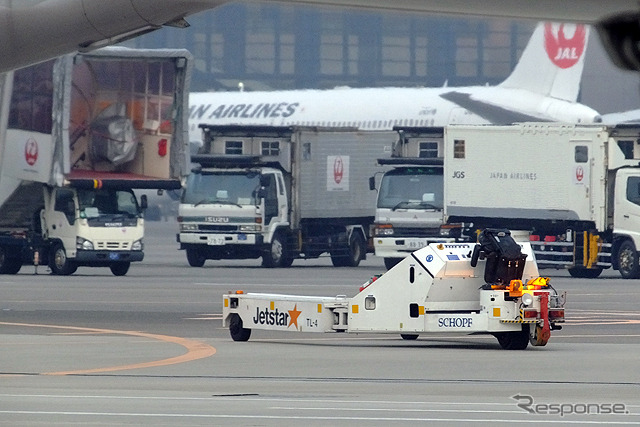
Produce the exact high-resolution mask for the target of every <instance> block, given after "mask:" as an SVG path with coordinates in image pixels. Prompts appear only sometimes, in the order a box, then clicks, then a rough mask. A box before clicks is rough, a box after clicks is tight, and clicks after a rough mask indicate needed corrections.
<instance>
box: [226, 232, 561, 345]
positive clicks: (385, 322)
mask: <svg viewBox="0 0 640 427" xmlns="http://www.w3.org/2000/svg"><path fill="white" fill-rule="evenodd" d="M565 300H566V294H565V293H562V294H560V293H558V292H557V291H556V290H555V289H554V288H553V287H552V286H551V284H550V283H549V279H548V278H545V277H540V276H539V274H538V268H537V266H536V262H535V257H534V255H533V252H532V250H531V246H530V244H529V243H528V242H524V243H516V242H515V240H514V239H513V238H512V237H511V235H510V232H509V231H508V230H502V229H486V230H484V231H483V232H482V233H481V234H480V235H479V237H478V243H475V244H474V243H432V244H430V245H428V246H426V247H424V248H422V249H420V250H418V251H416V252H413V253H412V254H410V255H409V256H407V257H406V258H405V259H404V260H402V261H401V262H400V263H398V264H397V265H396V266H395V267H393V268H392V269H390V270H389V271H387V272H386V273H385V274H383V275H381V276H376V277H374V278H372V279H371V280H369V281H368V282H366V283H364V284H363V285H362V286H361V287H360V292H359V293H358V294H356V295H355V296H354V297H351V298H349V297H346V296H336V297H310V296H295V295H281V294H264V293H246V294H245V293H243V292H242V291H236V292H235V293H229V294H225V295H223V315H222V319H223V326H228V327H229V331H230V333H231V338H232V339H233V340H234V341H247V340H248V339H249V338H250V336H251V331H252V330H253V329H265V330H279V331H291V332H294V331H295V332H322V333H329V332H347V333H384V334H396V333H398V334H400V335H401V336H402V338H404V339H407V340H412V339H416V338H418V336H419V335H421V334H425V333H437V332H446V333H462V334H477V333H486V334H492V335H494V336H495V337H496V338H497V340H498V342H499V344H500V346H501V347H502V348H504V349H509V350H522V349H525V348H526V347H527V345H528V344H529V343H531V344H532V345H534V346H544V345H546V344H547V342H548V340H549V338H550V335H551V331H552V330H556V329H561V323H563V322H564V304H565Z"/></svg>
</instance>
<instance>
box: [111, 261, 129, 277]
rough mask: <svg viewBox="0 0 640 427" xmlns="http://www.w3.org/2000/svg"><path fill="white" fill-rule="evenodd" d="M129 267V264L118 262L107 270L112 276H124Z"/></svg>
mask: <svg viewBox="0 0 640 427" xmlns="http://www.w3.org/2000/svg"><path fill="white" fill-rule="evenodd" d="M130 266H131V263H130V262H118V263H115V264H111V265H110V266H109V268H110V269H111V272H112V273H113V275H114V276H124V275H125V274H127V272H128V271H129V267H130Z"/></svg>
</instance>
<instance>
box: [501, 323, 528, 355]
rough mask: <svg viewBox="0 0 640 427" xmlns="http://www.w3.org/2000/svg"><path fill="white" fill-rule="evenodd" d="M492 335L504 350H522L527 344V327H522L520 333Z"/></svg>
mask: <svg viewBox="0 0 640 427" xmlns="http://www.w3.org/2000/svg"><path fill="white" fill-rule="evenodd" d="M493 335H494V336H495V337H496V338H497V339H498V343H499V344H500V347H502V348H503V349H505V350H524V349H525V348H527V345H528V344H529V325H522V330H521V331H517V332H496V333H495V334H493Z"/></svg>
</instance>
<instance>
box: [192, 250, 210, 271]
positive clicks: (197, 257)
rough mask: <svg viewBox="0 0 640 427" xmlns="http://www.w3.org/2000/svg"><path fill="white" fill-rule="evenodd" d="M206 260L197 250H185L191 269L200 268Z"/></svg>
mask: <svg viewBox="0 0 640 427" xmlns="http://www.w3.org/2000/svg"><path fill="white" fill-rule="evenodd" d="M206 260H207V259H206V258H205V257H204V255H202V254H201V253H200V250H199V249H198V248H187V261H188V262H189V265H190V266H191V267H202V266H203V265H204V262H205V261H206Z"/></svg>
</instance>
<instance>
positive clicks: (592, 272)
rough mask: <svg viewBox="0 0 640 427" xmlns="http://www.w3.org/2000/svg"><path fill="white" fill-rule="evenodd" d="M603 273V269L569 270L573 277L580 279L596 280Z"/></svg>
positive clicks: (581, 268) (582, 268)
mask: <svg viewBox="0 0 640 427" xmlns="http://www.w3.org/2000/svg"><path fill="white" fill-rule="evenodd" d="M600 273H602V268H584V267H573V268H570V269H569V274H570V275H571V277H575V278H579V279H595V278H596V277H598V276H599V275H600Z"/></svg>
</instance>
